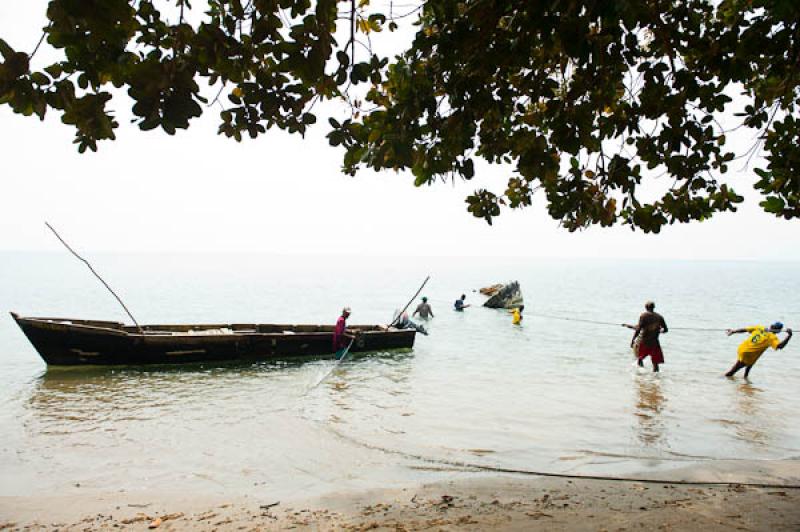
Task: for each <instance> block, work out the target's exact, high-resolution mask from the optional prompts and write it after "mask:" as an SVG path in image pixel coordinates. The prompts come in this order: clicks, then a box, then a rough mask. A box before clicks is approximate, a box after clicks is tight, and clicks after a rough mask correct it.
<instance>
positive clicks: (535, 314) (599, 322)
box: [435, 299, 800, 332]
mask: <svg viewBox="0 0 800 532" xmlns="http://www.w3.org/2000/svg"><path fill="white" fill-rule="evenodd" d="M435 303H437V304H443V305H445V302H444V301H442V300H438V299H437V300H436V301H435ZM524 316H531V317H534V318H546V319H550V320H559V321H572V322H576V323H591V324H593V325H610V326H612V327H624V326H625V325H626V324H624V323H621V322H612V321H603V320H593V319H588V318H574V317H569V316H558V315H555V314H545V313H542V312H530V311H526V312H525V313H524ZM634 326H635V325H634ZM786 328H787V327H784V330H786ZM798 329H800V327H798ZM669 330H670V331H700V332H726V331H727V330H728V329H727V328H720V327H670V328H669Z"/></svg>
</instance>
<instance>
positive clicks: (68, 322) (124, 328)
mask: <svg viewBox="0 0 800 532" xmlns="http://www.w3.org/2000/svg"><path fill="white" fill-rule="evenodd" d="M11 316H12V317H13V318H14V320H15V321H16V322H17V324H20V325H21V324H22V323H24V322H27V323H29V324H31V325H33V326H37V325H38V326H43V325H44V326H52V325H56V326H60V327H63V328H65V329H72V330H76V329H83V330H86V331H87V332H103V333H110V334H113V335H115V336H125V337H130V338H184V337H185V338H195V339H200V338H204V339H205V338H225V337H231V336H262V337H263V336H266V337H272V336H274V337H280V338H287V337H290V336H291V337H293V336H298V337H303V336H319V335H331V334H333V327H332V326H331V330H330V331H299V332H295V331H292V330H291V329H293V328H296V327H319V326H320V325H319V324H291V325H290V324H280V323H254V324H250V323H248V324H195V325H191V324H177V323H176V324H152V325H143V326H142V330H143V332H137V331H135V330H134V331H130V330H128V329H129V328H134V327H135V326H129V325H125V324H124V323H121V322H115V321H102V320H74V319H70V318H51V317H46V318H42V317H33V316H20V315H18V314H16V313H15V312H11ZM76 322H77V323H76ZM81 322H83V323H81ZM87 322H93V323H107V324H109V325H117V326H118V328H113V327H101V326H97V325H89V324H88V323H87ZM236 325H252V326H255V327H258V326H261V325H265V326H274V327H286V330H284V331H280V332H277V331H276V332H259V331H258V330H255V331H253V330H252V329H247V330H245V331H237V330H236V329H235V328H234V327H235V326H236ZM148 327H158V328H164V329H165V330H163V331H158V330H156V331H147V330H145V329H146V328H148ZM169 327H198V329H196V330H200V331H202V330H214V329H217V330H222V329H230V330H231V332H230V333H227V332H223V333H216V334H190V333H189V332H188V331H177V330H169V329H168V328H169ZM380 327H381V326H380V325H375V324H372V325H363V324H362V325H351V326H350V329H359V330H360V332H361V334H396V333H407V332H408V330H407V329H396V328H394V327H389V328H386V329H381V328H380ZM192 330H194V329H192ZM287 331H289V332H291V334H287V333H286V332H287Z"/></svg>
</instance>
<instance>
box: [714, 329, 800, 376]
mask: <svg viewBox="0 0 800 532" xmlns="http://www.w3.org/2000/svg"><path fill="white" fill-rule="evenodd" d="M782 329H783V323H781V322H779V321H776V322H775V323H773V324H772V325H770V326H769V329H766V328H765V327H764V326H763V325H757V326H755V327H744V328H742V329H728V330H727V331H725V333H726V334H727V335H728V336H731V335H733V334H739V333H750V337H749V338H748V339H747V340H745V341H744V342H742V343H741V344H739V349H737V352H736V355H737V356H736V363H735V364H734V365H733V367H732V368H731V369H730V371H728V373H726V374H725V376H726V377H733V376H734V375H736V372H737V371H739V370H740V369H742V368H747V369H745V370H744V378H745V379H746V378H747V377H748V375H750V370H751V369H753V365H754V364H755V363H756V362H757V361H758V359H759V358H760V357H761V355H762V354H764V351H766V350H767V348H768V347H771V348H772V349H775V350H778V349H783V348H784V347H786V344H788V343H789V340H791V338H792V330H791V329H789V328H787V329H786V334H787V336H786V338H784V339H783V341H782V342H781V341H780V340H778V336H777V334H778V333H779V332H781V330H782Z"/></svg>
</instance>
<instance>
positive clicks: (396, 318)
mask: <svg viewBox="0 0 800 532" xmlns="http://www.w3.org/2000/svg"><path fill="white" fill-rule="evenodd" d="M430 278H431V276H430V275H429V276H427V277H426V278H425V280H424V281H422V285H421V286H420V287H419V290H417V293H416V294H414V296H413V297H412V298H411V299H410V300H409V301H408V303H406V306H405V307H403V310H401V311H400V313H399V314H398V315H397V316H395V318H394V319H393V320H392V323H390V324H389V327H393V326H394V325H395V324H396V323H397V322H398V321H400V316H402V315H403V312H405V311H406V310H408V307H410V306H411V303H413V302H414V300H415V299H417V296H418V295H419V293H420V292H422V289H423V288H425V285H426V284H428V279H430Z"/></svg>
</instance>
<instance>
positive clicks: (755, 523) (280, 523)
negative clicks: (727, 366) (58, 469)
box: [0, 461, 800, 531]
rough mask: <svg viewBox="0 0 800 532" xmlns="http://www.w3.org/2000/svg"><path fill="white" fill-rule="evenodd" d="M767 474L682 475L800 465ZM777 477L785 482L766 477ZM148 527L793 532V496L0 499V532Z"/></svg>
mask: <svg viewBox="0 0 800 532" xmlns="http://www.w3.org/2000/svg"><path fill="white" fill-rule="evenodd" d="M772 465H774V467H765V464H759V463H750V462H745V461H743V463H741V464H716V465H715V467H704V468H697V467H695V468H689V469H691V470H692V471H693V475H691V476H693V477H695V479H696V480H698V481H700V482H703V481H705V482H726V480H723V479H725V478H728V477H730V476H731V475H732V474H734V473H739V474H740V475H741V474H744V476H755V477H760V480H762V481H765V483H776V484H777V483H780V482H781V481H782V482H783V483H785V484H792V485H794V486H797V482H796V481H794V482H793V481H792V477H793V478H797V477H796V473H797V471H798V470H800V462H798V461H789V462H780V463H777V464H772ZM787 467H788V469H787ZM734 469H735V470H736V471H735V470H734ZM748 471H749V472H750V473H748ZM756 471H759V472H760V474H758V475H756V473H755V472H756ZM778 471H780V473H783V474H782V475H780V476H781V477H783V480H781V478H779V477H776V476H774V474H775V473H778ZM689 472H690V471H688V470H684V471H681V470H675V471H674V472H673V473H674V474H673V475H671V476H672V477H674V478H675V480H677V479H678V478H681V479H682V480H690V479H689V478H687V473H689ZM787 473H788V474H789V475H788V478H787V476H786V474H787ZM740 478H741V477H740ZM702 479H705V480H702ZM767 481H769V482H767ZM152 525H157V526H156V528H157V529H159V530H277V529H281V530H285V529H298V530H352V531H355V530H373V529H374V530H427V529H432V530H461V529H467V530H481V529H497V530H529V529H531V528H543V529H548V530H553V529H555V530H567V529H569V530H609V531H610V530H619V531H622V530H630V529H631V528H638V527H645V528H647V529H662V530H668V529H677V530H686V529H698V528H703V529H706V530H730V529H739V530H754V529H755V530H760V529H771V530H797V529H798V528H799V527H800V489H797V488H796V487H795V488H792V487H778V486H770V487H751V486H744V485H741V484H738V483H731V484H727V485H726V484H718V485H681V484H674V483H670V482H669V481H668V480H665V481H664V482H658V483H652V482H642V481H636V480H631V481H625V482H620V481H611V480H595V479H577V478H559V477H542V476H534V475H520V474H500V473H484V472H478V473H476V472H464V471H457V472H452V471H451V472H442V478H441V479H439V480H435V481H430V482H417V483H414V482H408V483H404V484H397V483H392V482H391V481H390V482H387V487H372V488H369V489H350V490H344V491H336V492H330V493H328V494H325V495H322V496H314V497H309V498H303V497H296V498H288V499H284V500H281V498H280V497H278V496H275V497H272V498H270V499H265V498H263V497H259V498H255V497H252V496H248V495H247V494H238V495H233V496H228V497H226V496H222V495H197V494H191V493H170V492H156V491H147V492H116V493H100V494H97V493H95V494H92V493H87V494H85V495H46V496H5V497H0V530H3V531H5V530H31V529H33V530H37V529H38V530H43V529H58V530H146V529H148V526H152Z"/></svg>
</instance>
